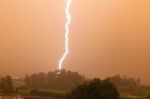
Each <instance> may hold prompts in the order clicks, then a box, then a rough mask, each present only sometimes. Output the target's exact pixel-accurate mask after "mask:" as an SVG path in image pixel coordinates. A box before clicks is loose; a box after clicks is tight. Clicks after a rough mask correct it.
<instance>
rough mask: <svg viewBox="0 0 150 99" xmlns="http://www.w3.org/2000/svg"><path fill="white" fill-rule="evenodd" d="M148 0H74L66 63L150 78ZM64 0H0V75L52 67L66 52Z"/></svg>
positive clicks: (100, 73) (102, 73) (96, 72)
mask: <svg viewBox="0 0 150 99" xmlns="http://www.w3.org/2000/svg"><path fill="white" fill-rule="evenodd" d="M149 5H150V1H149V0H73V3H72V7H71V14H72V23H71V33H70V45H69V46H70V53H69V56H68V57H67V58H66V60H65V63H64V65H63V66H64V68H66V69H69V70H73V71H78V72H81V74H84V75H86V76H88V77H101V78H104V77H107V76H111V75H115V74H121V75H128V76H131V77H140V78H142V80H143V82H144V83H150V78H149V77H150V73H149V72H150V6H149ZM64 10H65V0H1V1H0V56H1V57H0V66H1V69H0V74H11V75H15V76H16V75H17V76H18V75H24V74H25V73H32V72H39V71H45V72H47V71H50V70H54V69H56V67H57V64H58V60H59V58H60V57H61V55H62V53H63V50H64V48H63V41H64V23H65V13H64Z"/></svg>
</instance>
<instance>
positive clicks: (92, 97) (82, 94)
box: [66, 79, 119, 99]
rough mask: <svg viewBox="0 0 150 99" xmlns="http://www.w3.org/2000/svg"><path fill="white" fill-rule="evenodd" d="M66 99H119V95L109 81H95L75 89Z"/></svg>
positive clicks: (87, 82)
mask: <svg viewBox="0 0 150 99" xmlns="http://www.w3.org/2000/svg"><path fill="white" fill-rule="evenodd" d="M66 99H119V94H118V91H117V89H116V87H115V86H114V85H113V84H112V83H111V82H110V81H109V80H104V81H102V80H99V79H94V80H90V81H86V82H85V83H83V84H81V85H79V86H78V87H76V88H75V89H73V90H72V91H71V92H70V93H68V94H67V96H66Z"/></svg>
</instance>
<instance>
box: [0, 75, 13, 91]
mask: <svg viewBox="0 0 150 99" xmlns="http://www.w3.org/2000/svg"><path fill="white" fill-rule="evenodd" d="M0 87H1V89H2V90H3V91H4V92H7V93H9V92H13V81H12V78H11V76H6V77H2V78H1V84H0Z"/></svg>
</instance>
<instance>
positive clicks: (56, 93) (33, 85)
mask: <svg viewBox="0 0 150 99" xmlns="http://www.w3.org/2000/svg"><path fill="white" fill-rule="evenodd" d="M0 95H22V96H42V97H43V96H44V97H55V98H61V99H62V98H63V99H64V98H66V99H76V98H77V99H150V86H144V85H142V84H141V83H140V79H133V78H128V77H126V76H125V77H121V76H119V75H116V76H113V77H109V78H107V80H100V79H94V80H87V79H86V78H85V77H84V76H82V75H80V74H79V73H78V72H71V71H66V70H62V72H61V74H60V75H57V71H54V72H48V73H44V72H40V73H35V74H32V75H26V76H25V78H21V79H20V78H17V79H16V78H15V79H14V78H13V77H11V76H5V77H1V78H0Z"/></svg>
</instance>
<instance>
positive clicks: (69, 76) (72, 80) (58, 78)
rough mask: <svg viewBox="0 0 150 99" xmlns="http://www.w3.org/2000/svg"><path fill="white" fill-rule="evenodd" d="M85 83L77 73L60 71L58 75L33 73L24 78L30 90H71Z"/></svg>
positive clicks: (55, 73) (54, 73)
mask: <svg viewBox="0 0 150 99" xmlns="http://www.w3.org/2000/svg"><path fill="white" fill-rule="evenodd" d="M84 81H85V77H84V76H82V75H80V74H79V73H78V72H71V71H66V70H62V71H61V74H60V75H57V71H54V72H48V73H47V74H46V73H43V72H40V73H35V74H32V75H28V76H26V77H25V79H24V82H25V84H26V86H28V87H30V88H51V89H72V88H74V87H75V86H77V85H78V84H80V83H83V82H84Z"/></svg>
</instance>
